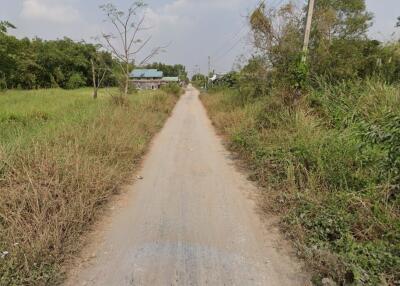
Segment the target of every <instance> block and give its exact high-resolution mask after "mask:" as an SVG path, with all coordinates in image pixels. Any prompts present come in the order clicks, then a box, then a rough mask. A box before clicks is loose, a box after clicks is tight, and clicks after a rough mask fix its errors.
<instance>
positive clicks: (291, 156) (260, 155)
mask: <svg viewBox="0 0 400 286" xmlns="http://www.w3.org/2000/svg"><path fill="white" fill-rule="evenodd" d="M399 90H400V89H399V87H398V86H388V85H386V84H383V83H379V82H374V81H370V82H359V83H351V84H350V83H343V84H340V85H335V86H332V85H325V84H323V83H321V84H320V86H319V87H318V88H315V89H314V90H311V91H310V92H309V94H308V95H306V96H304V97H303V98H302V99H300V100H297V101H295V102H290V101H289V100H288V97H287V94H285V93H284V92H282V91H279V90H273V91H271V93H270V94H269V95H265V96H262V97H258V98H257V97H256V98H254V97H253V98H249V97H246V96H245V94H243V93H240V92H239V91H238V90H222V91H221V90H220V91H215V92H211V93H210V94H204V95H203V96H202V100H203V102H204V104H205V106H206V108H207V109H208V111H209V114H210V116H211V118H212V120H213V122H214V124H215V125H216V127H217V128H218V129H219V130H221V131H222V132H223V134H225V135H226V139H227V142H228V143H229V146H230V148H231V149H232V150H234V151H235V152H237V153H238V154H240V156H241V158H242V159H244V161H245V162H247V163H248V166H249V168H250V169H251V171H252V175H251V177H252V179H253V180H255V181H257V182H258V183H259V184H260V185H261V186H262V187H263V188H264V190H265V191H264V192H263V193H264V197H265V200H263V202H261V204H262V207H263V208H264V209H265V211H266V212H271V211H272V212H275V213H280V214H281V216H282V227H283V229H284V231H285V233H286V234H287V235H288V236H289V237H290V238H292V239H293V241H294V242H295V245H296V246H297V249H298V250H299V253H300V254H301V256H302V257H303V258H305V259H306V261H307V263H308V265H309V266H310V268H309V269H313V270H314V273H315V277H314V282H315V284H316V285H320V283H321V280H322V279H323V278H326V277H329V278H332V279H334V280H335V281H336V282H338V283H339V285H398V284H395V283H399V281H400V275H399V273H400V195H399V193H400V161H399V160H400V93H399ZM396 281H397V282H396Z"/></svg>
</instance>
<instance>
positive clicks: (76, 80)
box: [65, 73, 86, 89]
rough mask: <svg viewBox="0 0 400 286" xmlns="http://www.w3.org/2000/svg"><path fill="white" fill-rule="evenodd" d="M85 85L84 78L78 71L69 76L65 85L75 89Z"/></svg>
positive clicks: (67, 87)
mask: <svg viewBox="0 0 400 286" xmlns="http://www.w3.org/2000/svg"><path fill="white" fill-rule="evenodd" d="M85 85H86V81H85V78H84V77H83V76H82V74H80V73H74V74H72V75H71V76H70V78H69V79H68V81H67V84H66V85H65V88H66V89H77V88H80V87H84V86H85Z"/></svg>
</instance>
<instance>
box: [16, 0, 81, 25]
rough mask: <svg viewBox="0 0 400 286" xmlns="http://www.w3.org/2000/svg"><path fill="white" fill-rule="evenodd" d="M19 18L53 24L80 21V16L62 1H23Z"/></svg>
mask: <svg viewBox="0 0 400 286" xmlns="http://www.w3.org/2000/svg"><path fill="white" fill-rule="evenodd" d="M55 2H56V3H55ZM21 17H23V18H26V19H29V20H40V21H47V22H53V23H72V22H75V21H78V20H79V19H80V14H79V11H78V10H76V9H75V8H74V7H72V6H70V5H68V4H67V3H62V1H50V0H23V2H22V11H21Z"/></svg>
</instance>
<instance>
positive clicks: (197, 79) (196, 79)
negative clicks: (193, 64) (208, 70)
mask: <svg viewBox="0 0 400 286" xmlns="http://www.w3.org/2000/svg"><path fill="white" fill-rule="evenodd" d="M192 83H193V84H194V85H196V86H198V87H200V88H202V87H204V86H205V85H206V84H207V77H206V76H205V75H203V74H194V75H193V76H192Z"/></svg>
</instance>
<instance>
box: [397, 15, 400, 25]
mask: <svg viewBox="0 0 400 286" xmlns="http://www.w3.org/2000/svg"><path fill="white" fill-rule="evenodd" d="M396 27H400V16H399V17H397V23H396Z"/></svg>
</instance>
